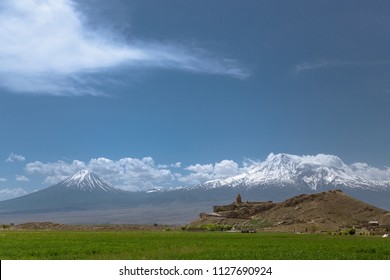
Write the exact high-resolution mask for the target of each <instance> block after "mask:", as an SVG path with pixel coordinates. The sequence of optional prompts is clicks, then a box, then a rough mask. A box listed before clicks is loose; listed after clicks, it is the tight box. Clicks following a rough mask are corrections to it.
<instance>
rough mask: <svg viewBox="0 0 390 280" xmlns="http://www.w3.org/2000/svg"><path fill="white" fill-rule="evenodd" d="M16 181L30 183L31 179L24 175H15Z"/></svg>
mask: <svg viewBox="0 0 390 280" xmlns="http://www.w3.org/2000/svg"><path fill="white" fill-rule="evenodd" d="M15 180H16V181H18V182H29V181H30V179H29V178H27V177H26V176H24V175H15Z"/></svg>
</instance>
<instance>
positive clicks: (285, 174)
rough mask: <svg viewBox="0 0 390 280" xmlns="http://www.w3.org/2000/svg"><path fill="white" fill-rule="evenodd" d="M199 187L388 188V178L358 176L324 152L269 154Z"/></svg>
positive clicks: (339, 160)
mask: <svg viewBox="0 0 390 280" xmlns="http://www.w3.org/2000/svg"><path fill="white" fill-rule="evenodd" d="M201 186H202V187H204V188H219V187H233V188H234V187H237V186H241V187H247V188H253V187H269V186H273V187H275V186H279V187H281V188H283V187H289V188H299V189H311V190H321V189H324V188H327V187H334V188H337V187H344V188H345V187H346V188H353V189H355V188H359V189H367V190H374V191H375V190H389V191H390V181H388V180H387V181H386V180H373V179H369V178H364V177H362V176H359V175H358V174H356V172H355V171H354V170H353V169H352V168H351V167H349V166H348V165H346V164H345V163H344V162H343V161H342V160H341V159H340V158H339V157H337V156H333V155H324V154H318V155H317V156H302V157H300V156H295V155H289V154H284V153H282V154H276V155H275V154H273V153H271V154H270V155H269V156H268V157H267V159H266V160H265V161H263V162H260V163H258V164H255V165H253V166H252V167H251V168H250V169H249V170H248V171H247V172H245V173H243V174H239V175H236V176H232V177H228V178H225V179H217V180H211V181H208V182H206V183H204V184H202V185H201Z"/></svg>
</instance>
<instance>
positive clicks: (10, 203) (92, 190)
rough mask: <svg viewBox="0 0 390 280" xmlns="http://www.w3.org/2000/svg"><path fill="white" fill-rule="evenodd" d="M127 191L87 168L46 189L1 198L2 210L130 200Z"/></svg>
mask: <svg viewBox="0 0 390 280" xmlns="http://www.w3.org/2000/svg"><path fill="white" fill-rule="evenodd" d="M128 196H129V194H128V192H125V191H122V190H120V189H117V188H115V187H114V186H112V185H111V184H110V183H108V182H107V181H105V180H104V179H102V178H100V177H98V176H97V175H96V174H94V173H91V172H89V171H87V170H81V171H79V172H77V173H76V174H74V175H73V176H71V177H69V178H67V179H66V180H64V181H62V182H60V183H58V184H56V185H54V186H51V187H48V188H46V189H43V190H40V191H37V192H34V193H31V194H28V195H25V196H21V197H17V198H14V199H10V200H6V201H1V202H0V212H2V213H4V212H9V213H10V212H25V211H28V212H37V211H38V212H39V211H40V212H48V211H67V210H82V209H90V208H99V207H109V206H110V205H123V204H127V203H128V202H131V200H128V199H127V197H128Z"/></svg>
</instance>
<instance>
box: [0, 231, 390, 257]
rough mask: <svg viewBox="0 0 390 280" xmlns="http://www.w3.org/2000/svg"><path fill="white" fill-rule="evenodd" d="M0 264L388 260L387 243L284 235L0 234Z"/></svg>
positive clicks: (385, 240) (365, 238)
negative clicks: (13, 261)
mask: <svg viewBox="0 0 390 280" xmlns="http://www.w3.org/2000/svg"><path fill="white" fill-rule="evenodd" d="M0 259H3V260H6V259H8V260H9V259H23V260H27V259H38V260H50V259H57V260H73V259H76V260H82V259H111V260H124V259H136V260H145V259H146V260H151V259H153V260H158V259H164V260H176V259H177V260H189V259H197V260H205V259H206V260H208V259H211V260H223V259H243V260H245V259H248V260H253V259H270V260H271V259H274V260H291V259H294V260H315V259H324V260H337V259H348V260H352V259H361V260H369V259H377V260H379V259H387V260H389V259H390V239H388V238H381V237H379V236H333V235H326V234H323V235H320V234H302V235H297V234H288V233H256V234H241V233H226V232H184V231H183V232H182V231H57V230H53V231H0Z"/></svg>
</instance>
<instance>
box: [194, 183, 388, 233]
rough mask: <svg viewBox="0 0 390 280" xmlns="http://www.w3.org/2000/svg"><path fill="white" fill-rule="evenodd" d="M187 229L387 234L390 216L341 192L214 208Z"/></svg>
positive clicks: (240, 202)
mask: <svg viewBox="0 0 390 280" xmlns="http://www.w3.org/2000/svg"><path fill="white" fill-rule="evenodd" d="M213 210H214V212H212V213H201V214H200V218H199V219H198V220H196V221H194V222H193V223H192V224H191V225H190V227H193V228H196V227H201V226H202V225H207V224H215V225H222V226H223V225H227V226H232V227H235V228H241V229H242V228H253V229H261V230H269V231H287V232H288V231H289V232H291V231H294V232H321V231H340V230H344V229H348V228H356V229H362V230H363V229H365V230H368V231H388V230H389V229H390V212H388V211H386V210H384V209H381V208H378V207H375V206H372V205H370V204H367V203H365V202H362V201H360V200H357V199H355V198H352V197H350V196H348V195H346V194H345V193H343V192H342V191H340V190H332V191H326V192H321V193H315V194H302V195H298V196H294V197H292V198H290V199H287V200H285V201H283V202H272V201H265V202H242V201H241V198H240V197H238V198H237V199H236V201H235V202H234V203H232V204H229V205H222V206H214V209H213Z"/></svg>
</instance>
